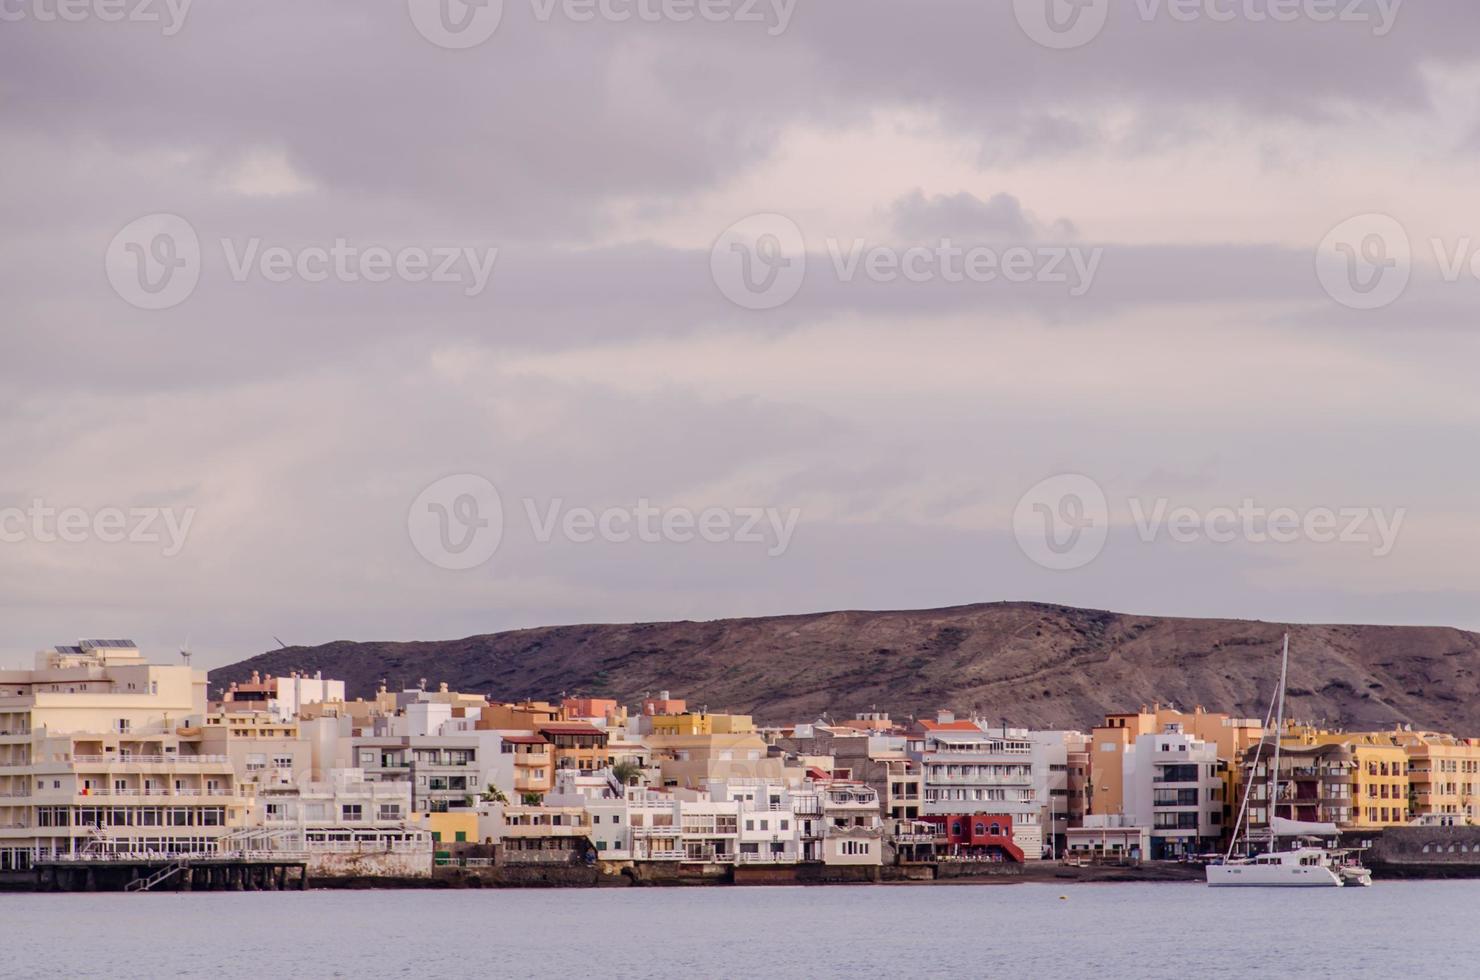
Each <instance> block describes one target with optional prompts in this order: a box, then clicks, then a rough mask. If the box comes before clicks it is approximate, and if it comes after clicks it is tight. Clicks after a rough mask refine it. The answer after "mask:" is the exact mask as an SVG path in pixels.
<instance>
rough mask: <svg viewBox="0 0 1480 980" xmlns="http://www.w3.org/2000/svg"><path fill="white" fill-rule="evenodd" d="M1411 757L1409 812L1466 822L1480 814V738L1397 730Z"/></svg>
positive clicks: (1398, 740)
mask: <svg viewBox="0 0 1480 980" xmlns="http://www.w3.org/2000/svg"><path fill="white" fill-rule="evenodd" d="M1391 737H1392V740H1393V742H1394V744H1396V745H1399V746H1401V747H1402V749H1403V751H1404V753H1406V755H1407V757H1408V786H1409V791H1408V792H1409V804H1410V815H1411V816H1412V817H1413V819H1415V820H1422V821H1425V822H1430V823H1450V824H1458V825H1461V826H1466V825H1470V824H1473V823H1475V822H1477V817H1480V739H1474V738H1456V737H1455V736H1453V735H1444V734H1439V733H1435V732H1402V731H1400V732H1394V733H1393V734H1392V736H1391Z"/></svg>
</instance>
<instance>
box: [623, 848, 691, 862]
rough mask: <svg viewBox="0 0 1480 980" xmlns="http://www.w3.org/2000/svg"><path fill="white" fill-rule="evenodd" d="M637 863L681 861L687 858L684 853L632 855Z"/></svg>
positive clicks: (657, 852) (653, 852)
mask: <svg viewBox="0 0 1480 980" xmlns="http://www.w3.org/2000/svg"><path fill="white" fill-rule="evenodd" d="M634 856H635V857H636V858H637V859H638V860H639V861H683V860H685V859H686V858H687V857H688V854H687V852H685V851H673V850H664V851H647V852H645V853H641V854H636V855H634Z"/></svg>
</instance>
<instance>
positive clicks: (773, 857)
mask: <svg viewBox="0 0 1480 980" xmlns="http://www.w3.org/2000/svg"><path fill="white" fill-rule="evenodd" d="M725 857H726V858H728V857H730V855H728V854H727V855H725ZM734 859H735V863H736V864H796V863H797V861H798V858H797V856H796V855H795V854H789V853H787V852H785V851H783V852H780V853H765V854H746V853H744V852H741V853H738V854H735V855H734Z"/></svg>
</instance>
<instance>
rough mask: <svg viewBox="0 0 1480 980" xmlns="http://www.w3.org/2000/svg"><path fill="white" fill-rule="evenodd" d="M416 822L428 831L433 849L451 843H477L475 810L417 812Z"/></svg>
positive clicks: (476, 816) (476, 812)
mask: <svg viewBox="0 0 1480 980" xmlns="http://www.w3.org/2000/svg"><path fill="white" fill-rule="evenodd" d="M416 823H417V825H418V826H420V827H421V828H422V829H424V830H427V831H430V832H431V835H432V843H433V849H434V850H441V848H440V847H438V846H437V845H440V844H452V843H469V844H476V843H478V842H479V841H478V811H477V810H442V811H433V812H429V813H418V814H417V815H416Z"/></svg>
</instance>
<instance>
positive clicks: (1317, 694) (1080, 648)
mask: <svg viewBox="0 0 1480 980" xmlns="http://www.w3.org/2000/svg"><path fill="white" fill-rule="evenodd" d="M1287 629H1288V630H1289V631H1290V634H1291V644H1292V661H1293V663H1292V666H1291V671H1290V695H1291V700H1290V708H1289V710H1290V712H1291V713H1292V714H1293V715H1295V716H1297V717H1300V718H1303V719H1307V720H1313V721H1322V720H1324V721H1326V722H1328V723H1331V724H1338V725H1343V726H1346V727H1357V726H1378V727H1384V726H1390V725H1393V724H1395V723H1411V724H1412V725H1413V726H1414V727H1423V728H1434V729H1439V730H1444V731H1453V732H1456V733H1458V734H1472V735H1480V717H1477V711H1476V708H1475V705H1476V695H1477V693H1480V680H1477V673H1476V671H1477V668H1480V636H1477V635H1476V634H1473V633H1466V632H1462V631H1460V630H1455V629H1447V628H1431V627H1387V626H1284V625H1280V624H1275V623H1263V622H1245V621H1237V620H1199V619H1170V618H1163V617H1155V616H1128V615H1121V614H1118V613H1110V612H1098V611H1094V610H1085V609H1071V608H1065V607H1060V606H1049V605H1040V604H1035V603H993V604H984V605H972V606H959V607H955V608H949V609H933V610H925V611H917V612H833V613H817V614H812V615H802V616H769V617H761V618H755V619H731V620H717V621H714V622H677V623H638V624H631V625H599V626H552V627H542V628H539V629H527V630H516V631H511V632H506V633H494V634H490V635H486V636H472V637H468V638H466V639H462V640H447V641H435V642H417V643H375V642H368V643H351V642H336V643H329V644H325V645H323V646H318V647H288V648H285V649H280V650H274V651H272V652H270V653H264V654H262V655H261V656H257V657H253V658H251V659H249V660H245V661H242V662H241V663H237V664H233V665H231V666H229V667H222V668H219V669H217V670H214V671H212V672H211V682H212V685H213V691H214V688H215V687H216V686H220V685H222V684H225V683H227V682H229V681H231V680H240V679H244V678H245V677H246V676H247V675H249V674H250V672H251V671H253V670H260V671H262V672H264V673H266V672H272V673H275V674H284V673H287V672H288V671H290V670H295V669H297V670H309V671H312V670H322V671H323V672H324V675H325V676H326V677H337V678H343V679H344V680H346V681H347V682H348V684H349V690H350V694H351V696H352V697H353V696H364V695H368V694H371V693H373V691H374V689H375V686H376V684H377V683H378V682H379V681H380V680H381V679H382V678H383V679H385V680H386V681H387V682H388V683H389V684H390V686H391V687H392V688H399V687H403V686H412V685H414V684H416V683H417V682H418V681H419V680H420V679H422V678H425V679H426V680H427V681H428V683H429V684H430V685H432V686H435V685H436V684H437V683H439V682H443V681H445V682H447V683H448V684H449V685H450V686H451V687H452V689H453V690H466V691H472V692H478V693H484V694H489V695H492V696H493V697H496V698H500V699H505V700H508V699H517V698H522V697H553V696H557V695H559V694H560V693H561V692H567V693H569V694H572V695H575V694H581V695H590V696H600V697H613V698H618V699H620V700H622V701H624V702H627V703H631V702H634V701H636V700H637V699H639V698H640V697H641V696H642V694H643V692H645V691H653V692H656V691H658V690H660V689H667V690H671V691H672V693H673V696H674V697H682V698H687V699H688V701H689V703H690V706H691V707H697V706H700V705H707V706H708V707H709V708H710V709H711V710H714V711H721V710H729V711H738V712H747V713H751V714H754V715H755V716H756V718H757V720H758V721H767V722H784V721H809V720H815V719H816V718H818V717H819V716H821V715H822V714H823V713H824V712H826V713H828V714H830V716H831V717H833V718H835V719H836V718H846V717H851V716H852V714H853V713H854V712H856V711H859V710H867V709H869V708H870V707H871V706H877V707H878V709H879V710H883V711H889V712H891V713H892V714H893V716H894V717H896V718H907V717H909V716H911V715H925V714H931V713H933V712H934V711H935V710H936V709H937V708H940V707H951V708H954V709H956V710H957V711H960V712H973V711H974V712H977V713H978V714H980V715H981V716H983V717H985V718H988V719H991V720H992V721H994V722H995V721H997V720H999V719H1006V720H1007V721H1008V722H1010V723H1012V724H1015V725H1026V726H1033V727H1072V728H1083V727H1086V726H1089V725H1092V724H1094V723H1095V722H1096V721H1097V720H1098V719H1100V717H1101V716H1102V715H1104V714H1105V713H1106V712H1109V711H1125V710H1134V709H1135V708H1137V707H1139V706H1141V705H1142V704H1150V703H1152V702H1155V701H1161V702H1163V703H1169V704H1175V705H1177V706H1178V707H1182V708H1191V707H1193V706H1194V705H1199V704H1201V705H1203V706H1205V707H1207V708H1208V709H1210V710H1224V711H1232V712H1237V713H1239V714H1243V715H1248V716H1260V717H1262V716H1263V713H1264V710H1265V707H1266V706H1267V704H1268V702H1269V697H1270V693H1271V691H1272V690H1273V688H1274V685H1275V681H1276V678H1277V674H1278V668H1279V642H1280V637H1281V634H1282V633H1283V632H1285V630H1287Z"/></svg>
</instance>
